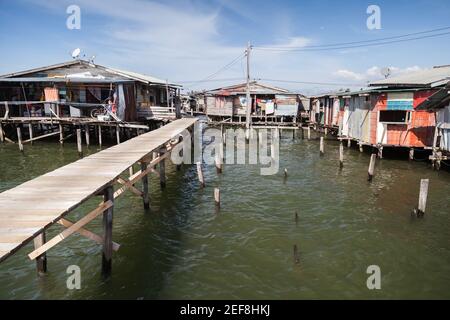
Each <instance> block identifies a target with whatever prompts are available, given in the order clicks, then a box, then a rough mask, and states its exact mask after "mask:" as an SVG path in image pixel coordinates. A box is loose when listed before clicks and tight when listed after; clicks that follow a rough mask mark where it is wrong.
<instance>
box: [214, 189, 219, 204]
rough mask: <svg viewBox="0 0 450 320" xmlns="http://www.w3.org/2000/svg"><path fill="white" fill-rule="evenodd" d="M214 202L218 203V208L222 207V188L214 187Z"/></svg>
mask: <svg viewBox="0 0 450 320" xmlns="http://www.w3.org/2000/svg"><path fill="white" fill-rule="evenodd" d="M214 203H215V204H216V208H220V189H219V188H214Z"/></svg>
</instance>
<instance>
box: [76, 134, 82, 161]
mask: <svg viewBox="0 0 450 320" xmlns="http://www.w3.org/2000/svg"><path fill="white" fill-rule="evenodd" d="M77 147H78V155H79V156H80V157H82V156H83V146H82V145H81V129H77Z"/></svg>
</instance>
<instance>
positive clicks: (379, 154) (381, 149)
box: [378, 146, 383, 159]
mask: <svg viewBox="0 0 450 320" xmlns="http://www.w3.org/2000/svg"><path fill="white" fill-rule="evenodd" d="M378 158H379V159H383V146H380V147H378Z"/></svg>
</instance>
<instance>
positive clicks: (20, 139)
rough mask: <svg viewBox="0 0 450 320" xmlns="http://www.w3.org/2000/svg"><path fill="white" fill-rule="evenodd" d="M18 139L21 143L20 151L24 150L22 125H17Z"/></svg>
mask: <svg viewBox="0 0 450 320" xmlns="http://www.w3.org/2000/svg"><path fill="white" fill-rule="evenodd" d="M17 141H18V144H19V150H20V152H23V144H22V131H21V130H20V127H17Z"/></svg>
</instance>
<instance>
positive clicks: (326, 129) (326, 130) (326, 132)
mask: <svg viewBox="0 0 450 320" xmlns="http://www.w3.org/2000/svg"><path fill="white" fill-rule="evenodd" d="M324 132H325V136H327V135H328V128H326V127H325V130H324Z"/></svg>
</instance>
